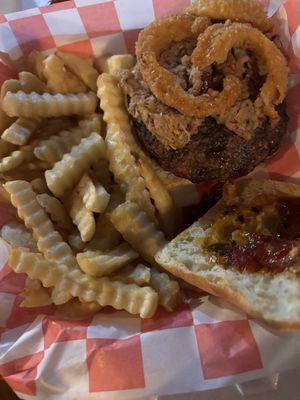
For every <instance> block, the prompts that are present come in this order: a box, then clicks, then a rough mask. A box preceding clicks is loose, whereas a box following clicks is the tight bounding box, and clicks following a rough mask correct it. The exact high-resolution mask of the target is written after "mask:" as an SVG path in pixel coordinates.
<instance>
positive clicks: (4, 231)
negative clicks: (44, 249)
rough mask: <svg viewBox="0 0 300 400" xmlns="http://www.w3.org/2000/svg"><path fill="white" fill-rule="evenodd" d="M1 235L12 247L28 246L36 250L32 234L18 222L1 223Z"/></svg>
mask: <svg viewBox="0 0 300 400" xmlns="http://www.w3.org/2000/svg"><path fill="white" fill-rule="evenodd" d="M6 193H7V192H6ZM1 237H2V239H3V240H5V241H6V242H7V243H9V244H10V245H11V246H12V247H28V248H29V250H31V251H37V247H36V243H35V241H34V240H33V237H32V234H31V233H30V232H29V231H28V230H27V229H26V227H25V226H24V225H23V224H21V223H20V222H17V221H11V222H8V223H6V224H5V225H3V226H2V228H1Z"/></svg>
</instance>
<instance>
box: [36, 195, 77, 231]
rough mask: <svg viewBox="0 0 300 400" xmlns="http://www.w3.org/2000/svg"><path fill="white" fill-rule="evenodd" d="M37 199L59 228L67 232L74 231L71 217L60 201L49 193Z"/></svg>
mask: <svg viewBox="0 0 300 400" xmlns="http://www.w3.org/2000/svg"><path fill="white" fill-rule="evenodd" d="M36 199H37V201H38V202H39V204H40V205H41V206H42V207H43V209H44V210H45V211H46V213H47V214H49V215H50V217H51V219H52V221H53V222H55V223H56V225H57V226H58V227H60V228H62V229H67V230H70V229H72V222H71V220H70V217H69V216H68V214H67V212H66V210H65V208H64V206H63V205H62V203H61V202H60V201H59V200H58V199H56V198H55V197H53V196H50V195H49V194H47V193H43V194H39V195H37V196H36Z"/></svg>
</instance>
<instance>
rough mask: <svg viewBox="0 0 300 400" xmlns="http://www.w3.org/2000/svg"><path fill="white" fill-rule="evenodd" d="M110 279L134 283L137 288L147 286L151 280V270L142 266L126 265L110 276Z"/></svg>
mask: <svg viewBox="0 0 300 400" xmlns="http://www.w3.org/2000/svg"><path fill="white" fill-rule="evenodd" d="M110 278H111V279H113V280H116V281H121V282H124V283H135V284H136V285H138V286H143V285H147V284H148V285H149V282H150V278H151V268H149V267H146V266H145V265H143V264H138V265H136V266H135V267H134V266H133V265H127V266H126V267H124V268H122V269H121V270H120V271H117V272H116V273H114V274H113V275H111V276H110Z"/></svg>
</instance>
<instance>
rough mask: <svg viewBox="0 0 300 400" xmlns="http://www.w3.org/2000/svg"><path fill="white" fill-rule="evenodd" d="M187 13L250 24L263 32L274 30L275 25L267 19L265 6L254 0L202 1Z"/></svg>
mask: <svg viewBox="0 0 300 400" xmlns="http://www.w3.org/2000/svg"><path fill="white" fill-rule="evenodd" d="M185 12H186V13H188V14H191V15H194V16H197V17H207V18H210V19H212V20H217V21H220V20H221V21H222V20H223V21H225V20H227V19H230V20H231V21H234V22H245V23H249V24H251V25H252V26H254V27H255V28H257V29H260V30H261V31H263V32H268V31H269V30H271V29H272V27H273V23H272V21H271V20H270V19H269V18H268V17H267V15H266V13H265V11H264V8H263V5H262V4H261V3H259V2H258V1H255V0H252V1H249V0H202V1H196V2H194V3H193V4H192V5H191V6H189V7H188V8H187V9H186V10H185Z"/></svg>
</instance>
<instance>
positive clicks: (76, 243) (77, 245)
mask: <svg viewBox="0 0 300 400" xmlns="http://www.w3.org/2000/svg"><path fill="white" fill-rule="evenodd" d="M68 243H69V245H70V246H71V247H72V249H73V250H75V252H78V251H82V250H83V249H84V248H85V246H86V243H84V242H83V241H82V239H81V236H80V233H79V232H72V233H71V234H70V235H69V236H68Z"/></svg>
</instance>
